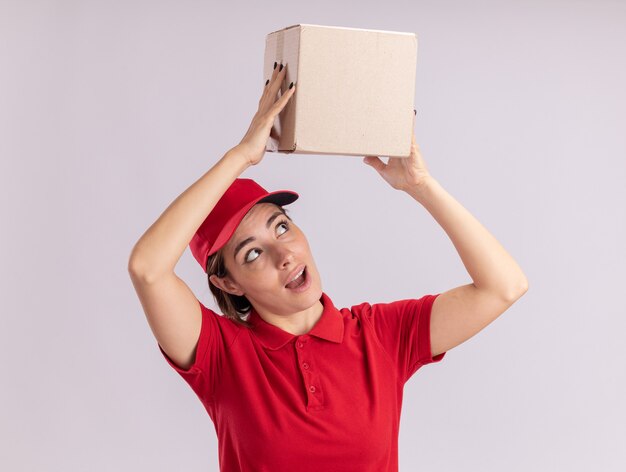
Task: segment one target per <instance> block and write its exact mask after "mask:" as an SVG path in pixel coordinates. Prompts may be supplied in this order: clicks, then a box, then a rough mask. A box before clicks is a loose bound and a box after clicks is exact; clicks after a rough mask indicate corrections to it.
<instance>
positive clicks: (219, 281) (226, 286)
mask: <svg viewBox="0 0 626 472" xmlns="http://www.w3.org/2000/svg"><path fill="white" fill-rule="evenodd" d="M209 280H210V281H211V283H212V284H213V285H215V286H216V287H219V289H220V290H222V291H224V292H226V293H230V294H231V295H239V296H241V295H244V292H243V290H241V289H240V287H239V285H238V284H237V283H235V282H233V281H232V280H231V279H230V277H228V275H227V276H226V277H218V276H217V275H215V274H212V275H211V276H209Z"/></svg>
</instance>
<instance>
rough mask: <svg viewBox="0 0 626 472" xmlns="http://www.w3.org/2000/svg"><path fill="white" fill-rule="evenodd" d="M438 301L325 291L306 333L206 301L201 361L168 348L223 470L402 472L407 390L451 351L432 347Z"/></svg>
mask: <svg viewBox="0 0 626 472" xmlns="http://www.w3.org/2000/svg"><path fill="white" fill-rule="evenodd" d="M438 295H439V294H436V295H425V296H423V297H422V298H419V299H406V300H398V301H394V302H391V303H378V304H374V305H370V304H369V303H367V302H364V303H361V304H359V305H355V306H352V307H351V308H349V309H348V308H342V309H340V310H338V309H337V308H335V306H334V305H333V303H332V301H331V300H330V298H329V297H328V295H326V294H325V293H322V297H321V298H320V301H321V302H322V304H323V306H324V310H323V313H322V316H321V318H320V319H319V321H318V322H317V323H316V324H315V326H314V327H313V328H312V329H311V330H310V331H309V332H308V333H306V334H302V335H293V334H291V333H288V332H286V331H283V330H282V329H280V328H278V327H276V326H274V325H271V324H269V323H267V322H266V321H264V320H263V319H262V318H261V317H260V316H259V315H258V313H257V312H256V311H255V310H254V308H253V309H252V311H251V312H250V317H249V320H250V321H251V322H252V323H253V324H254V329H248V328H246V327H243V326H239V325H238V324H236V323H235V322H233V321H231V320H229V319H228V318H226V317H224V316H221V315H218V314H217V313H216V312H214V311H213V310H211V309H209V308H207V307H205V306H204V305H203V304H202V303H201V302H199V303H200V306H201V308H202V328H201V332H200V338H199V341H198V348H197V353H196V359H195V361H194V364H193V365H192V366H191V367H190V368H189V369H188V370H183V369H180V368H179V367H178V366H177V365H176V364H174V362H173V361H172V360H171V359H170V358H169V357H168V356H167V354H165V352H164V351H163V349H162V348H161V346H160V345H159V350H160V351H161V353H162V354H163V355H164V356H165V359H166V360H167V362H168V363H169V364H170V366H172V367H173V368H174V369H175V370H176V371H177V372H178V373H179V374H180V375H181V376H182V377H183V379H184V380H185V381H186V382H187V383H188V384H189V385H190V386H191V388H192V389H193V391H194V392H195V393H196V395H197V396H198V398H199V399H200V401H202V403H203V405H204V407H205V408H206V410H207V412H208V414H209V416H210V417H211V419H212V420H213V423H214V426H215V431H216V433H217V439H218V448H219V464H220V470H222V471H223V472H235V471H237V472H239V471H244V472H250V471H254V472H293V471H294V470H295V471H297V472H308V471H315V472H320V471H332V472H348V471H349V472H357V471H358V472H370V471H371V472H396V471H397V470H398V432H399V423H400V410H401V407H402V393H403V388H404V384H405V383H406V381H407V380H408V379H409V378H410V377H411V376H412V375H413V374H414V373H415V372H416V371H417V370H418V369H419V368H420V367H422V366H423V365H425V364H428V363H432V362H438V361H440V360H441V359H443V357H444V355H445V353H441V354H439V355H437V356H435V357H432V355H431V350H430V312H431V307H432V304H433V301H434V300H435V298H437V296H438ZM157 345H158V343H157Z"/></svg>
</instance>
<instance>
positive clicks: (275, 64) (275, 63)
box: [274, 61, 278, 69]
mask: <svg viewBox="0 0 626 472" xmlns="http://www.w3.org/2000/svg"><path fill="white" fill-rule="evenodd" d="M277 65H278V63H277V62H276V61H274V69H276V66H277Z"/></svg>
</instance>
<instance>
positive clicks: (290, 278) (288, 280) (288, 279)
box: [283, 264, 306, 287]
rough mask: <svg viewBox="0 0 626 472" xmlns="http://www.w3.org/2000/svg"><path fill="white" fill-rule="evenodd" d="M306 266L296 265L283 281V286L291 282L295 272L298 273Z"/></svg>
mask: <svg viewBox="0 0 626 472" xmlns="http://www.w3.org/2000/svg"><path fill="white" fill-rule="evenodd" d="M305 267H306V265H305V264H302V265H299V266H298V267H296V268H295V269H294V270H293V271H292V272H291V273H290V274H289V276H288V277H287V282H285V283H284V285H283V287H286V286H287V284H288V283H289V282H291V281H292V280H293V278H294V277H295V276H296V274H298V273H299V272H300V271H301V270H302V269H304V268H305Z"/></svg>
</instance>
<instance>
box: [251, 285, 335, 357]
mask: <svg viewBox="0 0 626 472" xmlns="http://www.w3.org/2000/svg"><path fill="white" fill-rule="evenodd" d="M320 302H322V305H323V306H324V310H323V311H322V316H321V317H320V319H319V320H318V321H317V323H316V324H315V326H313V328H312V329H311V330H310V331H309V332H308V333H306V334H302V335H300V336H315V337H317V338H320V339H325V340H327V341H332V342H334V343H341V341H342V340H343V331H344V326H343V315H342V314H341V312H340V311H339V310H337V308H335V305H334V304H333V302H332V300H331V299H330V298H329V297H328V295H326V294H325V293H324V292H322V296H321V297H320ZM248 321H250V323H251V324H252V326H253V327H252V332H253V333H254V335H255V336H256V337H257V338H258V339H259V340H260V341H261V344H263V346H264V347H266V348H267V349H272V350H276V349H280V348H281V347H283V346H284V345H285V344H287V343H288V342H289V341H291V340H293V339H294V338H295V337H297V336H298V335H295V334H291V333H288V332H287V331H284V330H282V329H280V328H279V327H278V326H274V325H272V324H270V323H268V322H267V321H265V320H264V319H263V318H261V316H260V315H259V314H258V313H257V311H256V310H255V309H254V307H252V310H251V311H250V316H249V317H248Z"/></svg>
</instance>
